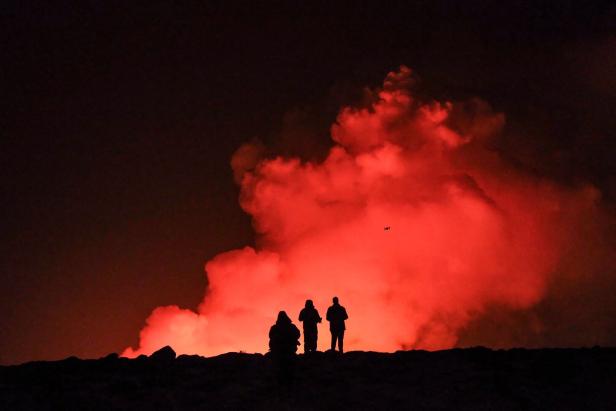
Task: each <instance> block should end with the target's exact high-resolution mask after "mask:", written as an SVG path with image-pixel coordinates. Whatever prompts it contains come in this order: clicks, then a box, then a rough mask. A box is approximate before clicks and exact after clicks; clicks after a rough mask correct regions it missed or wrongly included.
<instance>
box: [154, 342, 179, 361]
mask: <svg viewBox="0 0 616 411" xmlns="http://www.w3.org/2000/svg"><path fill="white" fill-rule="evenodd" d="M150 360H153V361H156V362H171V361H173V360H175V351H173V348H171V347H170V346H168V345H165V346H164V347H163V348H161V349H160V350H158V351H155V352H153V353H152V355H150Z"/></svg>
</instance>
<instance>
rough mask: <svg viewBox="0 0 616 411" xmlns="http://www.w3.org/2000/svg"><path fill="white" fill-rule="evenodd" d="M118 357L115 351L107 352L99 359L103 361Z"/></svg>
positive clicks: (114, 359)
mask: <svg viewBox="0 0 616 411" xmlns="http://www.w3.org/2000/svg"><path fill="white" fill-rule="evenodd" d="M118 358H120V356H119V355H118V353H117V352H112V353H110V354H107V355H106V356H104V357H103V358H101V360H103V361H116V360H117V359H118Z"/></svg>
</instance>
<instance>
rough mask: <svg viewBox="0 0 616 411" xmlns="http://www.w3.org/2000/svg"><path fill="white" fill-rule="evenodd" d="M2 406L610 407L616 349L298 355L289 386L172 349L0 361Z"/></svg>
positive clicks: (225, 360) (260, 369)
mask: <svg viewBox="0 0 616 411" xmlns="http://www.w3.org/2000/svg"><path fill="white" fill-rule="evenodd" d="M0 409H2V410H20V409H23V410H39V409H41V410H47V409H49V410H52V409H53V410H56V409H58V410H65V409H80V410H88V409H91V410H113V409H130V410H139V409H142V410H146V409H147V410H150V409H164V410H181V409H289V410H304V409H306V410H309V409H349V410H357V409H375V410H376V409H378V410H383V409H415V410H446V409H456V410H531V409H537V410H539V409H541V410H548V409H550V410H570V409H576V410H614V409H616V348H591V349H541V350H526V349H513V350H507V351H502V350H501V351H492V350H489V349H485V348H469V349H454V350H446V351H438V352H426V351H403V352H397V353H393V354H384V353H375V352H349V353H346V354H344V355H342V356H339V355H332V354H331V353H316V354H314V355H312V356H303V355H300V356H298V358H297V363H296V378H295V381H294V382H293V383H292V384H283V385H280V384H279V383H278V382H277V379H276V375H275V372H274V370H273V366H272V363H271V360H270V358H269V357H268V356H263V355H260V354H242V353H229V354H224V355H220V356H217V357H212V358H203V357H199V356H185V355H181V356H179V357H177V358H175V353H173V351H172V350H170V349H163V350H162V351H160V352H158V353H157V354H155V355H153V356H151V357H149V358H148V357H144V356H142V357H141V358H138V359H134V360H128V359H124V358H117V355H113V354H112V355H109V356H107V357H105V358H102V359H99V360H80V359H77V358H74V357H71V358H67V359H65V360H62V361H50V362H31V363H26V364H22V365H18V366H9V367H0Z"/></svg>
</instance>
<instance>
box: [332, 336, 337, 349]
mask: <svg viewBox="0 0 616 411" xmlns="http://www.w3.org/2000/svg"><path fill="white" fill-rule="evenodd" d="M335 349H336V332H335V331H332V351H334V350H335Z"/></svg>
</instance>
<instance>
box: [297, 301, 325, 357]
mask: <svg viewBox="0 0 616 411" xmlns="http://www.w3.org/2000/svg"><path fill="white" fill-rule="evenodd" d="M299 320H300V321H302V322H303V323H304V353H309V352H314V351H316V350H317V339H318V335H319V330H318V328H317V323H320V322H321V316H320V315H319V312H318V311H317V309H316V308H314V303H313V302H312V300H306V305H305V306H304V308H303V309H302V311H300V312H299Z"/></svg>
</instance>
